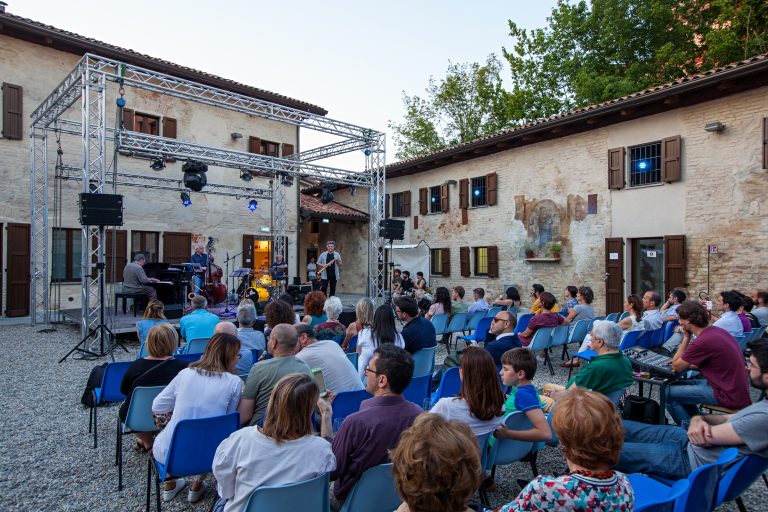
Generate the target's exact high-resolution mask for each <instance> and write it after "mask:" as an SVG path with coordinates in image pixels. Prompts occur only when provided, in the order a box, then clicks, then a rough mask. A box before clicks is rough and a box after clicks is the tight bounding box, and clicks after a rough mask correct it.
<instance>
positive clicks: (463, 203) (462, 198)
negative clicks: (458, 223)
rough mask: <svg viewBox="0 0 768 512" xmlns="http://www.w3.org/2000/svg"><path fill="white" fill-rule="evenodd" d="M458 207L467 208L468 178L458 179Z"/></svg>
mask: <svg viewBox="0 0 768 512" xmlns="http://www.w3.org/2000/svg"><path fill="white" fill-rule="evenodd" d="M459 208H463V209H467V208H469V180H468V179H467V178H464V179H461V180H459ZM464 224H466V222H465V223H464Z"/></svg>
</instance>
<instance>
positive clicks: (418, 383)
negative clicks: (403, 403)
mask: <svg viewBox="0 0 768 512" xmlns="http://www.w3.org/2000/svg"><path fill="white" fill-rule="evenodd" d="M431 385H432V374H431V373H428V374H426V375H419V376H418V377H413V378H412V379H411V382H410V383H409V384H408V387H406V388H405V390H404V391H403V397H404V398H405V399H406V400H408V401H409V402H413V403H415V404H416V405H418V406H419V407H421V408H422V409H423V408H424V404H425V403H426V402H427V399H428V398H429V388H430V386H431Z"/></svg>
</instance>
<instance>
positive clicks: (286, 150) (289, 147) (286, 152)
mask: <svg viewBox="0 0 768 512" xmlns="http://www.w3.org/2000/svg"><path fill="white" fill-rule="evenodd" d="M292 154H293V144H286V143H283V158H285V157H287V156H291V155H292Z"/></svg>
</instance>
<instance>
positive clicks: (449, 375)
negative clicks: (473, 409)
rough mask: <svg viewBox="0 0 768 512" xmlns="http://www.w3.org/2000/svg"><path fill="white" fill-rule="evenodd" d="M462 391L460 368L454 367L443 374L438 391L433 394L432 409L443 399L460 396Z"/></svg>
mask: <svg viewBox="0 0 768 512" xmlns="http://www.w3.org/2000/svg"><path fill="white" fill-rule="evenodd" d="M460 389H461V378H460V377H459V367H458V366H454V367H453V368H448V369H447V370H445V371H444V372H443V376H442V377H441V378H440V385H439V386H438V387H437V391H435V392H434V393H432V400H431V401H430V404H429V406H430V408H431V407H432V406H434V405H435V404H436V403H437V401H438V400H440V399H441V398H446V397H452V396H456V395H458V394H459V390H460Z"/></svg>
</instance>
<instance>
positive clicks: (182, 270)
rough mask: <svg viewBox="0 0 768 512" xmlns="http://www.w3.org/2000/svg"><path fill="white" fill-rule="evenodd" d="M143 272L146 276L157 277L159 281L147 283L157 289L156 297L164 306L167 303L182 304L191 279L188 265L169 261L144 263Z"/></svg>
mask: <svg viewBox="0 0 768 512" xmlns="http://www.w3.org/2000/svg"><path fill="white" fill-rule="evenodd" d="M144 273H146V274H147V277H154V278H155V279H158V280H159V281H160V282H159V283H149V286H151V287H153V288H154V289H155V290H157V299H158V300H160V301H161V302H162V303H163V304H165V305H166V306H167V305H169V304H179V305H182V304H184V303H185V302H186V301H185V299H186V298H187V294H188V293H189V292H188V290H189V287H190V285H189V281H190V279H192V274H193V271H192V267H191V266H190V265H184V264H182V265H173V264H170V263H146V264H145V265H144Z"/></svg>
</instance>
